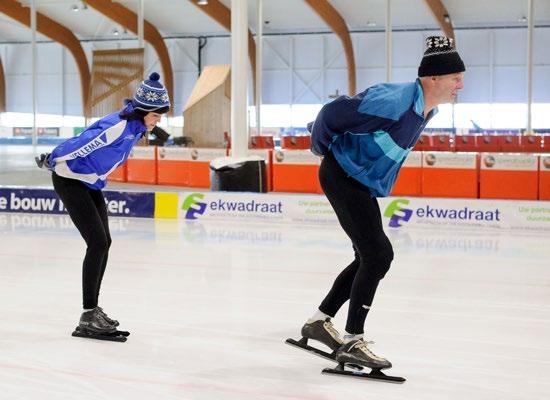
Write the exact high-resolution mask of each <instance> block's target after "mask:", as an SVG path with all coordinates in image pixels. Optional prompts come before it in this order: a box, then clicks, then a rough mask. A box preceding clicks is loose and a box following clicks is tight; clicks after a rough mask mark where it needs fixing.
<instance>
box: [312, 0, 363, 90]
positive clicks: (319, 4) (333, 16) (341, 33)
mask: <svg viewBox="0 0 550 400" xmlns="http://www.w3.org/2000/svg"><path fill="white" fill-rule="evenodd" d="M304 1H305V2H306V3H307V4H308V5H309V6H310V7H311V8H312V9H313V11H315V12H316V13H317V15H319V17H321V19H322V20H323V21H325V23H326V24H327V25H328V26H329V27H330V29H332V31H333V32H334V33H335V34H336V36H338V37H339V38H340V41H341V42H342V45H343V46H344V53H345V55H346V62H347V65H348V94H349V95H350V96H354V95H355V93H356V90H357V89H356V87H357V84H356V75H355V56H354V54H353V44H352V41H351V36H350V34H349V30H348V27H347V25H346V21H345V20H344V18H343V17H342V16H341V15H340V13H339V12H338V11H337V10H336V9H335V8H334V7H333V6H332V5H331V4H330V3H329V2H328V0H304Z"/></svg>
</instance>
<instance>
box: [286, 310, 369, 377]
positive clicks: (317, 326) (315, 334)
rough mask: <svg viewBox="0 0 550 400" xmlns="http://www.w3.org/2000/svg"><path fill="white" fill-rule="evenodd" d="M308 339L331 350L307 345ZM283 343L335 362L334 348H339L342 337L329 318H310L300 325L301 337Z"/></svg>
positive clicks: (351, 366) (358, 367) (359, 368)
mask: <svg viewBox="0 0 550 400" xmlns="http://www.w3.org/2000/svg"><path fill="white" fill-rule="evenodd" d="M310 339H311V340H316V341H318V342H321V343H323V344H324V345H326V346H327V347H329V348H330V349H331V350H332V352H331V353H329V352H327V351H323V350H321V349H318V348H316V347H313V346H310V345H308V344H307V342H308V340H310ZM285 343H286V344H289V345H291V346H294V347H298V348H299V349H302V350H305V351H307V352H309V353H311V354H315V355H316V356H319V357H323V358H326V359H327V360H330V361H334V362H337V361H336V350H337V349H339V348H340V346H341V345H342V339H341V337H340V334H339V333H338V331H337V330H336V329H334V325H332V322H331V321H330V318H326V319H325V320H311V319H310V320H307V322H306V323H305V324H304V326H303V327H302V338H301V339H300V340H294V339H291V338H290V339H287V340H286V341H285ZM349 367H350V368H354V369H357V370H361V369H363V367H361V366H358V365H352V364H350V365H349Z"/></svg>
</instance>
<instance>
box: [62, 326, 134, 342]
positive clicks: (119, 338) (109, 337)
mask: <svg viewBox="0 0 550 400" xmlns="http://www.w3.org/2000/svg"><path fill="white" fill-rule="evenodd" d="M71 336H73V337H79V338H83V339H95V340H106V341H109V342H121V343H123V342H125V341H126V340H128V339H127V338H126V336H123V335H120V334H117V332H113V333H107V334H96V333H91V332H85V331H83V330H81V329H75V331H74V332H73V333H72V334H71Z"/></svg>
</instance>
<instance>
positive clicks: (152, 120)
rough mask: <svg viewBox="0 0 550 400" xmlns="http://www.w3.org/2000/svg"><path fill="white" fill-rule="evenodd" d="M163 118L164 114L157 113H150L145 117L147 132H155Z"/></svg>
mask: <svg viewBox="0 0 550 400" xmlns="http://www.w3.org/2000/svg"><path fill="white" fill-rule="evenodd" d="M161 117H162V114H157V113H155V112H150V113H148V114H147V115H146V116H145V117H143V122H145V126H146V127H147V130H148V131H151V130H153V128H154V127H155V125H156V124H158V123H159V122H160V118H161Z"/></svg>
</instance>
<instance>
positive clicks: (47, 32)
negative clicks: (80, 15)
mask: <svg viewBox="0 0 550 400" xmlns="http://www.w3.org/2000/svg"><path fill="white" fill-rule="evenodd" d="M0 12H2V13H4V14H6V15H7V16H8V17H10V18H12V19H14V20H16V21H18V22H19V23H21V24H23V25H25V26H27V27H29V28H30V26H31V10H30V9H29V8H28V7H23V6H22V5H21V4H20V3H19V2H17V1H15V0H1V1H0ZM36 30H37V32H40V33H41V34H43V35H44V36H47V37H49V38H50V39H52V40H54V41H55V42H58V43H60V44H61V45H63V46H65V47H66V48H67V49H68V50H69V51H70V52H71V54H72V55H73V57H74V59H75V62H76V66H77V68H78V72H79V73H80V87H81V92H82V109H83V111H84V110H85V109H86V102H87V101H88V92H89V90H90V69H89V67H88V60H87V59H86V54H85V53H84V49H83V48H82V45H81V44H80V41H79V40H78V39H77V37H76V36H75V35H74V34H73V33H72V32H71V31H70V30H69V29H67V28H66V27H65V26H63V25H61V24H59V23H57V22H55V21H54V20H52V19H50V18H48V17H46V16H45V15H43V14H40V13H39V12H37V13H36Z"/></svg>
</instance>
